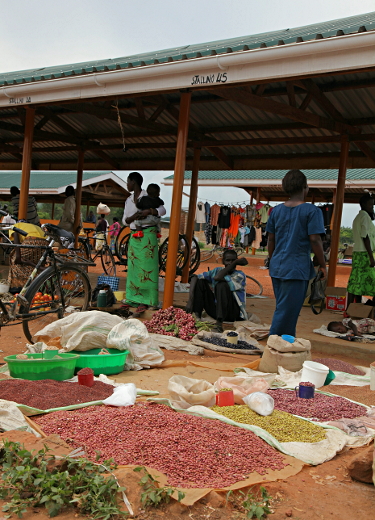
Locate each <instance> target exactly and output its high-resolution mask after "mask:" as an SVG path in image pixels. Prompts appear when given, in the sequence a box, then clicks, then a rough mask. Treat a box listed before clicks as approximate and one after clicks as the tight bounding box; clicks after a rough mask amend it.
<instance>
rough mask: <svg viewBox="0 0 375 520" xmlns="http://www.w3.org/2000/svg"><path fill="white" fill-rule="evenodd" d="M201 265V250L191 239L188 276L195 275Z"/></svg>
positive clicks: (196, 242)
mask: <svg viewBox="0 0 375 520" xmlns="http://www.w3.org/2000/svg"><path fill="white" fill-rule="evenodd" d="M200 263H201V250H200V247H199V244H198V241H197V240H196V238H194V237H193V240H192V242H191V253H190V270H189V275H190V276H191V275H192V274H194V273H195V271H196V270H197V269H198V267H199V264H200Z"/></svg>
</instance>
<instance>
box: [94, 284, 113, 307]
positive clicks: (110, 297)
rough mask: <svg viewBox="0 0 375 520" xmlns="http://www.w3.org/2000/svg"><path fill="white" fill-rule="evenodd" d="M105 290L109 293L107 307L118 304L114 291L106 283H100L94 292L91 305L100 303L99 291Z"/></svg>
mask: <svg viewBox="0 0 375 520" xmlns="http://www.w3.org/2000/svg"><path fill="white" fill-rule="evenodd" d="M103 289H105V290H106V291H107V305H106V307H112V305H113V304H114V303H116V301H117V300H116V297H115V295H114V294H113V291H112V289H111V288H110V286H109V285H108V284H106V283H98V285H97V286H96V287H95V289H94V290H93V291H92V297H91V303H96V302H97V301H98V294H99V291H101V290H103Z"/></svg>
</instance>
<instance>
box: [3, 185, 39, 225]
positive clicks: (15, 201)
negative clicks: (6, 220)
mask: <svg viewBox="0 0 375 520" xmlns="http://www.w3.org/2000/svg"><path fill="white" fill-rule="evenodd" d="M10 194H11V195H12V199H11V203H12V208H13V215H15V216H16V217H18V211H19V206H20V190H19V189H18V188H17V186H12V187H11V188H10ZM25 221H26V222H28V223H29V224H35V225H36V226H40V220H39V215H38V207H37V204H36V200H35V198H34V197H32V196H31V195H29V196H28V198H27V215H26V218H25Z"/></svg>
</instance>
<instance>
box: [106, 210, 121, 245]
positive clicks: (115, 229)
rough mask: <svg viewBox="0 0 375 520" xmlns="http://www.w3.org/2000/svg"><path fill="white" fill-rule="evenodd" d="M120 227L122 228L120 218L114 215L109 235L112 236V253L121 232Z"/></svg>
mask: <svg viewBox="0 0 375 520" xmlns="http://www.w3.org/2000/svg"><path fill="white" fill-rule="evenodd" d="M120 229H121V226H120V224H119V221H118V218H117V217H113V224H112V225H111V226H109V236H110V238H111V243H110V248H111V251H112V253H114V252H115V244H116V240H117V237H118V236H119V234H120Z"/></svg>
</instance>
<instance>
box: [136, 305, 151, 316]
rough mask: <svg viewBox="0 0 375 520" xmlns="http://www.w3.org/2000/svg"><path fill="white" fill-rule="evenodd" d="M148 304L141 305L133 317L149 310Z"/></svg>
mask: <svg viewBox="0 0 375 520" xmlns="http://www.w3.org/2000/svg"><path fill="white" fill-rule="evenodd" d="M147 309H148V305H139V306H138V307H137V308H136V309H135V311H134V312H133V314H132V317H133V318H138V317H139V316H140V315H141V314H143V313H144V312H145V311H147Z"/></svg>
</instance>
